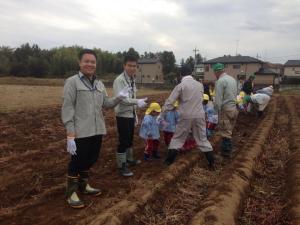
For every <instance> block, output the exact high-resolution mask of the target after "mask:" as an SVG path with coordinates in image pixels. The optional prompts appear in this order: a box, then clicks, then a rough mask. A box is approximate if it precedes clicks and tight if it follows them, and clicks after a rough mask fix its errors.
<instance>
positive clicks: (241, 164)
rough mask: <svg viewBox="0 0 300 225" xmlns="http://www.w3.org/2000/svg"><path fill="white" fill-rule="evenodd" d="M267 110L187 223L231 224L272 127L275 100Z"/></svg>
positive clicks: (233, 221) (194, 224)
mask: <svg viewBox="0 0 300 225" xmlns="http://www.w3.org/2000/svg"><path fill="white" fill-rule="evenodd" d="M270 108H271V110H270V112H269V113H268V115H267V117H266V118H264V120H263V121H262V122H261V124H260V125H259V126H258V127H257V129H256V130H255V132H254V133H253V136H252V137H251V138H249V140H248V143H247V144H246V145H245V146H244V148H245V151H242V152H240V153H239V154H238V155H237V157H236V158H235V159H234V161H233V162H232V164H231V166H230V168H229V169H228V170H227V171H226V172H225V173H224V175H222V178H221V179H220V182H219V183H218V184H217V185H216V187H215V189H214V190H213V191H212V192H211V193H210V194H209V196H208V197H207V199H206V200H205V201H204V202H202V203H201V205H200V206H199V212H198V213H196V214H195V215H194V217H193V218H192V219H191V221H190V224H192V225H196V224H197V225H198V224H203V225H204V224H205V225H208V224H209V225H214V224H220V225H221V224H222V225H234V224H235V222H236V217H237V215H238V212H239V205H240V203H241V201H242V198H243V197H244V196H245V193H246V190H247V188H248V187H249V183H250V179H251V178H252V176H253V166H254V160H255V158H256V157H257V156H258V155H259V153H260V152H261V150H262V145H263V144H264V142H265V136H266V135H267V134H268V132H269V130H270V129H271V127H272V125H273V122H274V116H275V111H276V100H273V102H271V104H270Z"/></svg>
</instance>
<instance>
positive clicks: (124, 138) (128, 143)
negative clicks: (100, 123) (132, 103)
mask: <svg viewBox="0 0 300 225" xmlns="http://www.w3.org/2000/svg"><path fill="white" fill-rule="evenodd" d="M116 118H117V127H118V133H119V145H118V153H125V152H126V149H127V148H130V147H132V142H133V134H134V118H126V117H118V116H117V117H116Z"/></svg>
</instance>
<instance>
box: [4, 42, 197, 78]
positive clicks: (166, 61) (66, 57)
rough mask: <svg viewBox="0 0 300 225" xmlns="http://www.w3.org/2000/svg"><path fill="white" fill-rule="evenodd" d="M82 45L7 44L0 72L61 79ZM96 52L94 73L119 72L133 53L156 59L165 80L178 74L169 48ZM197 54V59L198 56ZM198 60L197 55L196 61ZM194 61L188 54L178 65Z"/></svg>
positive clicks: (69, 71)
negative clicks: (53, 46)
mask: <svg viewBox="0 0 300 225" xmlns="http://www.w3.org/2000/svg"><path fill="white" fill-rule="evenodd" d="M82 49H83V47H82V46H77V45H75V46H70V47H66V46H62V47H57V48H52V49H41V48H40V47H39V46H38V45H37V44H33V45H30V44H29V43H26V44H22V45H21V46H20V47H18V48H11V47H9V46H1V47H0V75H6V76H7V75H12V76H23V77H26V76H33V77H39V78H43V77H56V78H63V77H67V76H70V75H73V74H74V73H76V72H77V71H78V53H79V51H80V50H82ZM93 50H94V51H95V52H96V54H97V57H98V59H97V74H98V75H100V76H101V75H107V74H120V73H121V72H122V70H123V57H124V55H125V54H134V55H135V56H136V57H137V58H157V59H159V60H160V61H161V62H162V64H163V73H164V76H165V79H172V78H171V77H173V76H176V74H177V73H178V66H177V65H176V64H175V63H176V59H175V55H174V53H173V52H172V51H162V52H156V53H153V52H144V53H143V54H139V53H138V52H137V51H135V49H134V48H132V47H131V48H129V49H128V51H123V52H117V53H112V52H109V51H104V50H102V49H100V48H94V49H93ZM199 57H200V58H199ZM199 60H200V61H201V60H202V57H201V55H198V58H196V61H199ZM194 62H195V60H194V59H193V57H189V58H187V59H186V60H184V59H182V60H181V64H183V63H187V64H190V65H191V66H192V67H193V66H194Z"/></svg>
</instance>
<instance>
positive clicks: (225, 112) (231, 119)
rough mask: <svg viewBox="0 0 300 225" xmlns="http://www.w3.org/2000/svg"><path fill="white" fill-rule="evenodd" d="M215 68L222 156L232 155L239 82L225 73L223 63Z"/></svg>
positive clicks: (216, 105)
mask: <svg viewBox="0 0 300 225" xmlns="http://www.w3.org/2000/svg"><path fill="white" fill-rule="evenodd" d="M213 70H214V73H215V76H216V78H217V81H216V84H215V87H216V96H215V110H216V111H217V112H218V114H219V131H220V135H221V136H222V138H223V141H222V149H221V152H222V156H224V157H230V155H231V151H232V143H231V138H232V131H233V128H234V126H235V123H236V119H237V116H238V111H237V109H236V103H235V99H236V96H237V83H236V80H235V79H234V78H233V77H232V76H229V75H228V74H226V73H225V71H224V65H223V64H221V63H217V64H214V65H213Z"/></svg>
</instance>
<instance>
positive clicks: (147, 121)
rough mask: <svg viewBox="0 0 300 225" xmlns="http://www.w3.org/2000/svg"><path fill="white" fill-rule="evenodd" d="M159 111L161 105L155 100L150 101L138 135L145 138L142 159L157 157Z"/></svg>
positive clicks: (147, 159)
mask: <svg viewBox="0 0 300 225" xmlns="http://www.w3.org/2000/svg"><path fill="white" fill-rule="evenodd" d="M160 112H161V107H160V105H159V104H158V103H157V102H152V103H151V104H150V106H149V108H148V109H147V110H146V112H145V117H144V119H143V121H142V124H141V128H140V132H139V135H140V137H141V138H143V139H144V140H145V144H146V146H145V151H144V159H145V161H149V160H151V159H152V158H154V159H159V158H160V157H159V155H158V147H159V138H160V134H159V123H158V122H157V116H158V115H159V113H160Z"/></svg>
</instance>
